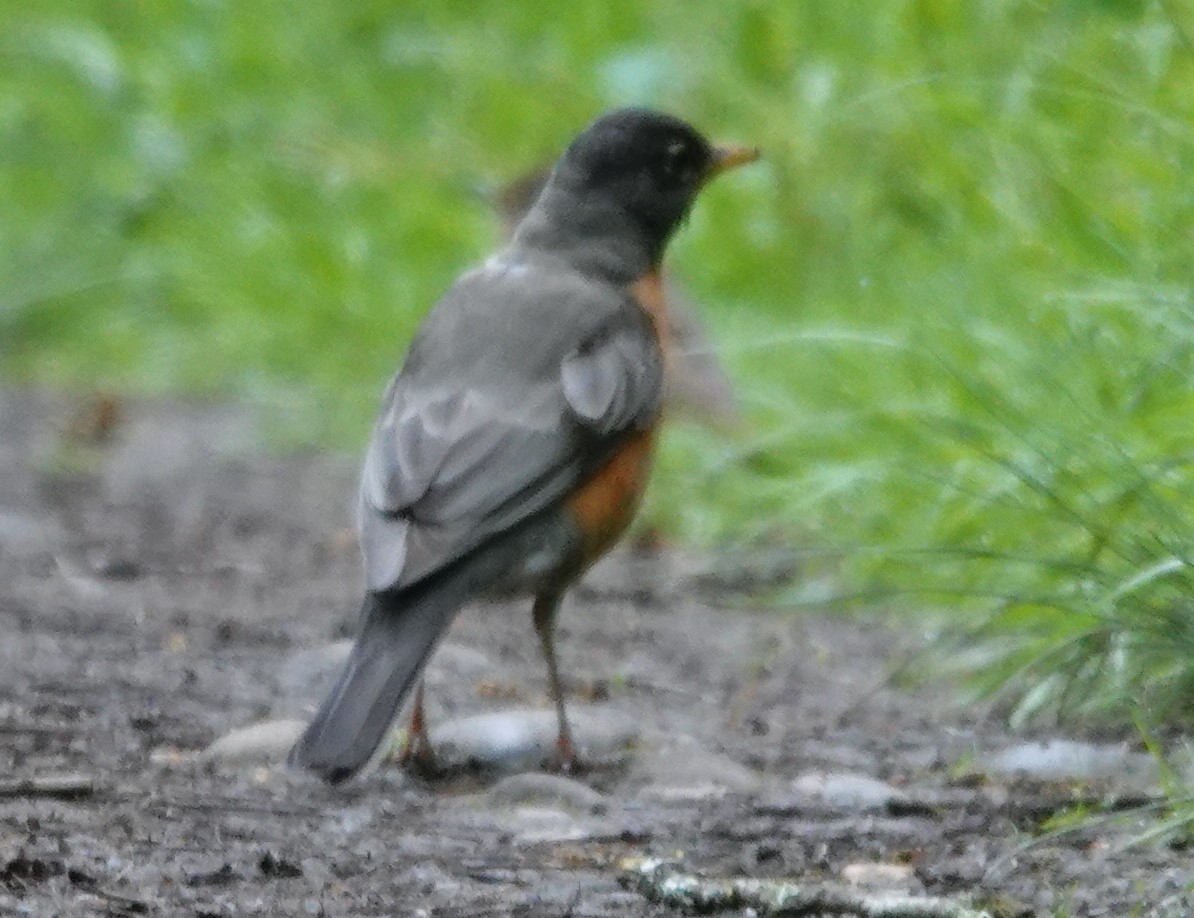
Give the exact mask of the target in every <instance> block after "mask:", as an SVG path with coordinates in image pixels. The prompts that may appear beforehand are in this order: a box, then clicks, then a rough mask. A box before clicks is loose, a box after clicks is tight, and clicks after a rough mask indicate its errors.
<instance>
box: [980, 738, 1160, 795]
mask: <svg viewBox="0 0 1194 918" xmlns="http://www.w3.org/2000/svg"><path fill="white" fill-rule="evenodd" d="M981 770H982V771H983V772H984V773H985V774H987V775H994V776H999V777H1022V778H1035V779H1037V780H1040V781H1096V780H1116V781H1122V782H1124V783H1126V784H1129V785H1131V786H1132V787H1134V788H1138V789H1142V790H1144V789H1148V788H1151V787H1153V786H1155V785H1156V784H1157V782H1158V781H1159V779H1160V770H1159V769H1158V768H1157V763H1156V762H1155V761H1154V760H1153V757H1152V756H1150V755H1146V754H1145V753H1143V752H1133V751H1132V750H1130V749H1128V748H1127V747H1126V746H1124V745H1114V746H1112V745H1095V744H1094V743H1081V742H1075V741H1073V740H1066V739H1053V740H1046V741H1045V742H1026V743H1019V744H1017V745H1015V746H1009V747H1008V748H1007V749H1004V750H1003V751H1002V752H998V753H996V754H995V755H994V756H991V757H990V758H989V759H988V760H987V761H986V762H985V763H983V764H982V766H981Z"/></svg>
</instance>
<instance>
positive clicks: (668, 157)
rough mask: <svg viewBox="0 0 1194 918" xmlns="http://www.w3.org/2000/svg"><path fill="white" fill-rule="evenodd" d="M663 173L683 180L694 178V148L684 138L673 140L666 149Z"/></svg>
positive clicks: (671, 177)
mask: <svg viewBox="0 0 1194 918" xmlns="http://www.w3.org/2000/svg"><path fill="white" fill-rule="evenodd" d="M663 174H664V175H666V176H667V177H668V178H670V179H676V180H679V181H682V182H683V181H688V180H690V179H692V178H693V166H692V148H691V147H690V146H689V145H688V144H687V143H685V142H684V141H683V140H673V141H672V142H671V143H669V144H668V145H667V149H666V150H664V154H663Z"/></svg>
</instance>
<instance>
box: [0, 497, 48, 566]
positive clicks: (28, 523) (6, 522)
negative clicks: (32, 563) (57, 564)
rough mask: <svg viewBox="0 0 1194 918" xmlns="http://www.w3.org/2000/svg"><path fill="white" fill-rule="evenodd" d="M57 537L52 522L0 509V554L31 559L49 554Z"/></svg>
mask: <svg viewBox="0 0 1194 918" xmlns="http://www.w3.org/2000/svg"><path fill="white" fill-rule="evenodd" d="M58 536H59V533H58V531H57V527H56V526H55V525H54V523H53V521H52V520H49V519H41V518H38V517H34V516H29V515H28V514H25V513H20V512H18V511H15V510H9V509H7V508H4V507H0V553H2V554H4V555H7V556H8V557H10V558H31V557H34V556H36V555H40V554H44V553H46V552H49V551H50V550H51V547H52V545H53V544H54V541H55V539H56V538H58Z"/></svg>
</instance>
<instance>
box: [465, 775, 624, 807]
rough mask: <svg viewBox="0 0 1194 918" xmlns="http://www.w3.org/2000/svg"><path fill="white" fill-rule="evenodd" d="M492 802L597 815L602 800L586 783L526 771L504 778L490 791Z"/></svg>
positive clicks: (559, 776)
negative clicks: (535, 805)
mask: <svg viewBox="0 0 1194 918" xmlns="http://www.w3.org/2000/svg"><path fill="white" fill-rule="evenodd" d="M488 797H489V799H490V801H491V802H493V803H497V804H503V805H513V806H522V805H524V804H556V805H559V806H563V807H566V808H567V809H570V810H574V811H577V812H584V813H595V812H599V811H600V810H601V809H602V808H603V807H604V805H605V803H604V801H605V797H604V795H602V794H601V793H599V792H598V791H595V790H593V788H591V787H589V786H588V785H587V784H582V783H581V782H580V781H576V780H574V779H572V778H565V777H563V776H562V775H550V774H544V773H542V772H527V773H525V774H521V775H510V776H509V777H506V778H503V779H502V780H501V781H499V782H498V783H497V784H495V785H494V786H493V787H491V788H490V789H489V793H488Z"/></svg>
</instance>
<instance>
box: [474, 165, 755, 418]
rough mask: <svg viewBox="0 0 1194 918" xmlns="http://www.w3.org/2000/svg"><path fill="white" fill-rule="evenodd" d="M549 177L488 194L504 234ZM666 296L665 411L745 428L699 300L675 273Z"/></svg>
mask: <svg viewBox="0 0 1194 918" xmlns="http://www.w3.org/2000/svg"><path fill="white" fill-rule="evenodd" d="M550 176H551V167H550V166H546V167H544V166H539V167H537V168H534V169H531V170H529V171H527V172H524V173H522V174H521V175H518V176H516V177H515V178H514V179H512V180H510V181H509V182H506V183H505V184H504V185H502V186H501V187H500V188H499V189H497V191H496V193H493V194H490V195H487V198H488V199H489V202H490V204H491V206H492V207H493V210H494V212H495V213H496V215H497V217H498V220H499V223H500V227H501V230H502V234H503V236H504V237H505V238H506V239H509V238H510V237H512V236H513V235H514V231H515V230H516V229H517V228H518V224H519V223H520V222H521V220H522V218H523V217H525V216H526V214H527V211H529V210H530V209H531V207H532V206H533V205H534V203H535V201H536V200H537V199H538V197H539V194H540V193H541V192H542V191H543V187H544V186H545V185H546V184H547V180H548V178H549V177H550ZM663 295H664V299H665V301H666V303H667V316H666V327H665V328H663V329H661V330H660V338H661V340H662V342H663V348H664V373H663V411H664V414H665V416H667V417H668V418H671V417H681V418H683V419H685V420H688V421H692V422H695V423H697V424H700V425H701V426H703V427H706V428H708V429H709V430H711V431H713V432H714V433H719V434H731V433H735V432H740V431H742V429H743V427H744V421H743V418H742V412H741V410H740V408H739V406H738V399H737V397H736V395H735V393H734V385H733V383H732V382H731V381H730V378H729V376H728V375H727V374H726V371H725V368H724V367H723V366H722V365H721V362H720V361H719V360H718V358H717V352H716V350H715V349H714V347H713V343H712V341H711V340H710V338H709V333H708V331H707V330H706V329H705V325H704V323H703V322H702V321H701V317H700V314H699V311H698V309H697V306H696V304H695V303H694V302H693V301H692V299H691V298H690V297H689V296H688V295H687V294H686V293H685V292H684V291H683V290H682V289H681V288H680V285H679V284H677V283H676V281H675V279H674V278H673V277H672V276H671V272H668V275H667V276H665V277H664V279H663Z"/></svg>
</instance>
